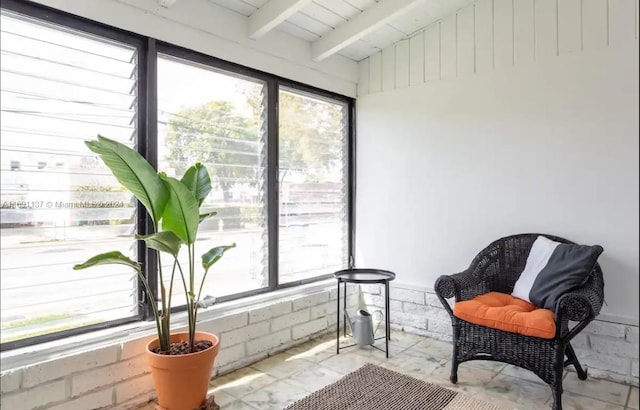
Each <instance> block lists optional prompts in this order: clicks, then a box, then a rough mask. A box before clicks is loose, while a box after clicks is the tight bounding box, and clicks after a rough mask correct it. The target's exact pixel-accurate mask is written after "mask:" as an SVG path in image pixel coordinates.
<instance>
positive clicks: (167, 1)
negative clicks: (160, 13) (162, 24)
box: [158, 0, 178, 8]
mask: <svg viewBox="0 0 640 410" xmlns="http://www.w3.org/2000/svg"><path fill="white" fill-rule="evenodd" d="M176 1H178V0H158V4H160V6H162V7H166V8H169V7H171V6H173V5H174V4H176Z"/></svg>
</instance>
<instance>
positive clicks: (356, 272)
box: [333, 268, 396, 358]
mask: <svg viewBox="0 0 640 410" xmlns="http://www.w3.org/2000/svg"><path fill="white" fill-rule="evenodd" d="M333 276H334V277H335V278H336V279H338V299H337V303H338V309H337V317H338V320H337V322H336V353H337V354H340V349H346V348H347V347H352V346H355V344H352V345H349V346H343V347H340V297H341V295H340V284H341V283H344V286H343V288H344V294H343V295H342V301H343V303H342V308H343V310H342V314H343V320H344V335H345V336H346V335H347V323H346V321H347V320H348V319H347V314H346V312H347V283H378V284H382V285H384V321H385V332H384V333H385V334H384V339H385V354H386V356H387V358H389V340H391V322H390V321H389V282H390V281H392V280H394V279H395V278H396V274H395V273H393V272H390V271H387V270H382V269H366V268H359V269H356V268H353V269H344V270H340V271H338V272H335V273H334V274H333ZM378 339H381V337H378V338H375V339H374V340H378ZM372 346H373V345H372ZM373 347H375V348H376V349H379V348H378V347H376V346H373ZM379 350H382V349H379Z"/></svg>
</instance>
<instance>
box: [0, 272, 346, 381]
mask: <svg viewBox="0 0 640 410" xmlns="http://www.w3.org/2000/svg"><path fill="white" fill-rule="evenodd" d="M334 286H335V281H334V280H333V279H326V280H322V281H319V282H314V283H309V284H305V285H300V286H295V287H291V288H286V289H281V290H277V291H275V292H269V293H263V294H260V295H255V296H250V297H246V298H242V299H238V300H233V301H229V302H222V303H219V304H216V305H214V306H212V307H210V308H208V309H206V310H202V311H201V312H199V313H198V316H199V319H198V322H204V321H207V320H211V319H214V318H216V317H219V316H222V315H226V314H230V313H235V312H243V311H247V310H250V309H253V308H256V307H262V306H265V305H270V304H275V303H278V302H280V301H283V300H286V299H288V298H290V297H292V296H304V295H306V294H311V293H314V292H318V291H320V290H328V289H333V287H334ZM186 326H187V315H186V312H180V313H174V314H173V315H172V329H173V330H178V329H182V328H185V327H186ZM155 332H156V327H155V322H154V321H148V322H147V321H145V322H136V323H131V324H127V325H121V326H118V327H114V328H112V329H105V330H101V331H96V332H91V333H87V334H83V335H78V336H72V337H67V338H64V339H59V340H55V341H51V342H47V343H42V344H38V345H34V346H27V347H23V348H18V349H13V350H9V351H6V352H2V353H1V354H0V361H1V362H2V367H1V370H2V372H5V371H8V370H12V369H16V368H20V367H25V366H31V365H34V364H37V363H41V362H44V361H47V360H50V359H53V358H58V357H65V356H73V355H74V354H80V353H83V352H86V351H87V350H93V349H100V348H106V347H109V346H115V345H118V344H124V343H126V342H128V341H130V340H134V339H138V338H141V337H146V336H151V335H154V334H155Z"/></svg>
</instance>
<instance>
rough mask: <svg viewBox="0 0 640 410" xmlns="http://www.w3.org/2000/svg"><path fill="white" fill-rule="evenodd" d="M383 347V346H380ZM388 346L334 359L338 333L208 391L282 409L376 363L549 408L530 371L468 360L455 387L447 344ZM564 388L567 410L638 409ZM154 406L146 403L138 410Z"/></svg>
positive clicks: (224, 400) (405, 340)
mask: <svg viewBox="0 0 640 410" xmlns="http://www.w3.org/2000/svg"><path fill="white" fill-rule="evenodd" d="M380 342H382V341H380ZM341 343H345V344H350V343H351V341H350V340H348V341H343V342H341ZM341 345H342V344H341ZM380 345H381V347H382V348H384V343H381V344H380ZM389 346H390V347H389V349H390V353H389V358H388V359H386V358H385V355H384V353H383V352H381V351H379V350H376V349H374V348H370V347H367V348H358V347H351V348H348V349H344V350H341V351H340V355H336V348H335V334H328V335H325V336H323V337H321V338H318V339H315V340H313V341H310V342H307V343H305V344H303V345H300V346H296V347H294V348H292V349H289V350H287V351H285V352H283V353H280V354H277V355H275V356H272V357H269V358H268V359H265V360H263V361H261V362H258V363H255V364H253V365H251V366H249V367H245V368H242V369H240V370H236V371H234V372H232V373H229V374H226V375H223V376H220V377H217V378H215V379H214V380H212V382H211V389H210V392H211V393H213V394H214V395H215V398H216V402H217V403H218V404H219V405H220V407H221V408H222V409H223V410H245V409H246V410H256V409H259V410H276V409H277V410H280V409H282V408H284V407H285V406H287V405H289V404H291V403H293V402H294V401H296V400H298V399H300V398H302V397H304V396H306V395H308V394H309V393H312V392H314V391H316V390H318V389H320V388H322V387H324V386H326V385H327V384H330V383H332V382H334V381H336V380H338V379H340V378H341V377H343V376H344V375H346V374H347V373H349V372H352V371H354V370H356V369H358V368H359V367H360V366H362V365H364V364H365V363H373V364H377V365H379V366H382V367H386V368H389V369H391V370H395V371H397V372H400V373H404V374H406V375H409V376H412V377H415V378H418V379H421V380H425V381H427V382H431V383H436V384H439V385H442V386H444V387H447V388H449V389H454V390H458V391H461V392H465V393H467V394H473V395H474V396H475V397H477V398H479V399H482V400H485V401H488V402H491V403H495V404H500V405H502V406H505V407H507V408H513V409H526V410H537V409H550V408H551V389H550V388H549V387H548V386H546V385H545V384H543V383H542V381H540V380H539V379H537V377H535V376H533V374H532V373H530V372H528V371H525V370H522V369H519V368H517V367H513V366H509V365H504V364H501V363H497V362H488V361H475V362H466V363H463V364H461V365H460V367H459V368H458V384H457V385H453V384H451V382H449V379H448V377H449V370H450V366H449V358H450V355H451V344H450V343H446V342H442V341H438V340H434V339H430V338H426V337H421V336H416V335H412V334H409V333H403V332H400V331H393V332H392V334H391V342H390V345H389ZM564 389H565V392H564V394H563V408H564V409H567V410H569V409H575V410H580V409H584V410H587V409H588V410H627V409H628V410H631V409H639V406H638V388H637V387H629V386H626V385H623V384H618V383H613V382H610V381H606V380H596V379H592V378H588V379H587V380H586V381H581V380H579V379H578V378H577V376H576V375H575V373H572V372H566V373H565V378H564ZM154 407H155V406H153V405H152V404H148V405H146V406H144V407H142V408H141V409H140V410H153V409H154Z"/></svg>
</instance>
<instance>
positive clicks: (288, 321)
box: [271, 308, 311, 332]
mask: <svg viewBox="0 0 640 410" xmlns="http://www.w3.org/2000/svg"><path fill="white" fill-rule="evenodd" d="M310 318H311V309H310V308H308V309H304V310H299V311H297V312H293V313H289V314H286V315H284V316H280V317H277V318H275V319H273V320H272V321H271V331H272V332H276V331H278V330H281V329H285V328H287V327H291V326H293V325H297V324H298V323H304V322H308V321H309V319H310Z"/></svg>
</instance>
